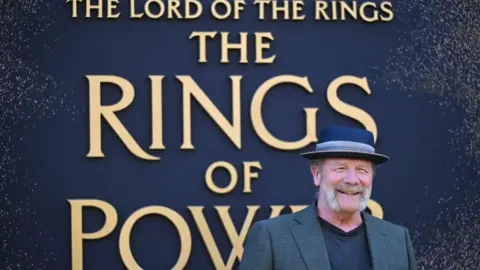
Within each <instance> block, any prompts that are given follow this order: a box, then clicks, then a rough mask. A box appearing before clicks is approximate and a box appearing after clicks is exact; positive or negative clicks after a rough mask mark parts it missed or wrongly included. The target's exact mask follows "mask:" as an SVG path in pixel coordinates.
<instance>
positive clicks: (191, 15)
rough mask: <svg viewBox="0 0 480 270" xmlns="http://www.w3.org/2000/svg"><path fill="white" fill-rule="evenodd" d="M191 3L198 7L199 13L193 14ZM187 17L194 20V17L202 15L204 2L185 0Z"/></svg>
mask: <svg viewBox="0 0 480 270" xmlns="http://www.w3.org/2000/svg"><path fill="white" fill-rule="evenodd" d="M190 4H193V6H195V7H196V9H197V13H195V14H192V11H191V10H192V9H191V7H190ZM185 5H186V6H185V19H188V20H193V19H197V18H198V17H200V15H202V11H203V6H202V3H201V2H199V1H198V0H186V1H185Z"/></svg>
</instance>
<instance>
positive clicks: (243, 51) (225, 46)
mask: <svg viewBox="0 0 480 270" xmlns="http://www.w3.org/2000/svg"><path fill="white" fill-rule="evenodd" d="M220 35H221V36H222V59H221V60H220V62H221V63H223V64H228V63H230V61H229V58H228V52H229V50H240V63H241V64H246V63H248V59H247V35H248V33H247V32H240V43H229V41H228V35H229V33H228V32H221V33H220Z"/></svg>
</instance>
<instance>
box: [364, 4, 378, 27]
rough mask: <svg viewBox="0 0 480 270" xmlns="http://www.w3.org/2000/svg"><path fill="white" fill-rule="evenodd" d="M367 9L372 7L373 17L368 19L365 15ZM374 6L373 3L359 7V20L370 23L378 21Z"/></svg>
mask: <svg viewBox="0 0 480 270" xmlns="http://www.w3.org/2000/svg"><path fill="white" fill-rule="evenodd" d="M367 7H373V8H374V10H373V17H368V16H367V15H366V14H365V9H366V8H367ZM375 8H376V4H375V3H374V2H365V3H362V4H361V5H360V18H362V19H363V20H364V21H366V22H369V23H372V22H375V21H377V20H378V10H376V9H375Z"/></svg>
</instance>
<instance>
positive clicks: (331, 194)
mask: <svg viewBox="0 0 480 270" xmlns="http://www.w3.org/2000/svg"><path fill="white" fill-rule="evenodd" d="M335 193H336V189H335V188H334V187H331V188H330V189H329V190H328V191H327V193H326V194H325V195H326V199H327V204H328V206H329V207H330V209H332V210H333V211H335V212H337V213H338V212H340V210H341V209H340V204H339V203H338V201H337V198H336V196H335ZM371 193H372V190H371V189H365V190H363V193H362V197H361V199H360V206H359V208H358V209H357V211H360V212H362V211H364V210H365V209H366V208H367V205H368V201H369V200H370V195H371Z"/></svg>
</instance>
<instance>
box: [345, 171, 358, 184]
mask: <svg viewBox="0 0 480 270" xmlns="http://www.w3.org/2000/svg"><path fill="white" fill-rule="evenodd" d="M344 182H345V183H346V184H350V185H357V184H358V183H359V182H360V179H359V178H358V176H357V173H356V172H355V169H349V170H348V172H347V175H346V176H345V179H344Z"/></svg>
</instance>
